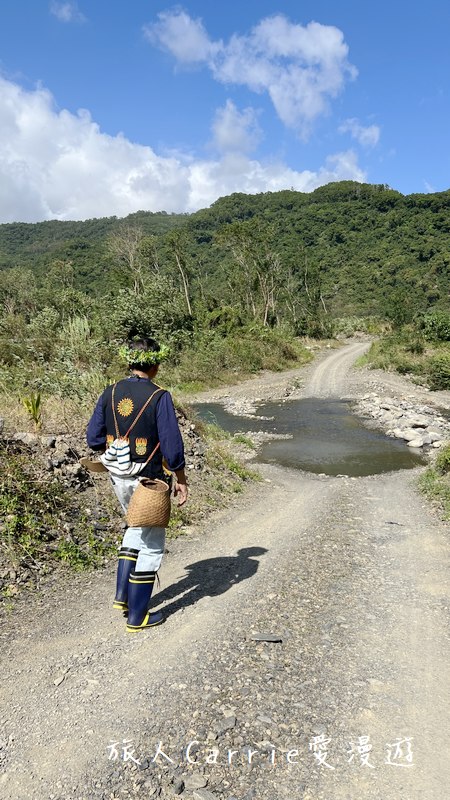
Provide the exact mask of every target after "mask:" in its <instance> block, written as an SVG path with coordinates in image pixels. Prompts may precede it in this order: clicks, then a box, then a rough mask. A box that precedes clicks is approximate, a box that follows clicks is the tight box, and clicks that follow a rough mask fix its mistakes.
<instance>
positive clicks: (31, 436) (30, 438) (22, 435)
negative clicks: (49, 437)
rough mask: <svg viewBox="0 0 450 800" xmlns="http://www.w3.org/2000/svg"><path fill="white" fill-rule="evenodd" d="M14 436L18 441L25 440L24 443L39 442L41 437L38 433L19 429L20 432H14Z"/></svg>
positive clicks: (32, 443)
mask: <svg viewBox="0 0 450 800" xmlns="http://www.w3.org/2000/svg"><path fill="white" fill-rule="evenodd" d="M13 438H14V439H15V440H16V442H23V444H28V445H34V444H37V443H38V441H39V437H38V436H37V434H36V433H26V432H25V431H19V432H18V433H16V434H14V436H13Z"/></svg>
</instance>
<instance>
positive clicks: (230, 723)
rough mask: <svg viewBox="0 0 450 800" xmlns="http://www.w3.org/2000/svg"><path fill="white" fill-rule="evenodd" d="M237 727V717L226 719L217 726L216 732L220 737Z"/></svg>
mask: <svg viewBox="0 0 450 800" xmlns="http://www.w3.org/2000/svg"><path fill="white" fill-rule="evenodd" d="M235 725H236V717H225V719H222V720H220V722H218V723H217V725H216V731H217V733H218V735H219V736H220V735H221V734H222V733H225V732H226V731H231V730H232V729H233V728H234V727H235Z"/></svg>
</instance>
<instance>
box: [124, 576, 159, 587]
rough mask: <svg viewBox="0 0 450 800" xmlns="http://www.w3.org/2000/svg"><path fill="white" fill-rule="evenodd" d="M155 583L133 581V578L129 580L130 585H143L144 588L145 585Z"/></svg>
mask: <svg viewBox="0 0 450 800" xmlns="http://www.w3.org/2000/svg"><path fill="white" fill-rule="evenodd" d="M154 582H155V581H154V580H152V581H133V580H132V579H131V578H130V579H129V583H137V584H138V585H142V586H145V584H148V583H154Z"/></svg>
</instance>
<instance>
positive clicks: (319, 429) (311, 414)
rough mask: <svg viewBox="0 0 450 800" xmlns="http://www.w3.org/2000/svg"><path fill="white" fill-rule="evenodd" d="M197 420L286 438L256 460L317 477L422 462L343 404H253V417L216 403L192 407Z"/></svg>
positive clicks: (231, 430)
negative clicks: (304, 471) (317, 475)
mask: <svg viewBox="0 0 450 800" xmlns="http://www.w3.org/2000/svg"><path fill="white" fill-rule="evenodd" d="M195 408H196V411H197V413H198V414H199V416H200V418H201V419H203V420H205V421H206V422H215V423H217V424H218V425H220V427H221V428H223V429H224V430H226V431H228V432H229V433H233V434H234V433H238V432H242V433H248V432H253V431H263V432H264V433H269V434H277V435H278V436H279V435H282V436H284V437H287V436H289V438H282V439H272V440H269V441H266V442H264V443H263V445H262V447H261V450H260V452H259V454H258V456H257V459H256V460H257V461H262V462H265V463H271V464H280V465H281V466H284V467H290V468H294V469H301V470H306V471H308V472H314V473H317V474H326V475H349V476H352V477H356V476H363V475H376V474H378V473H381V472H391V471H393V470H399V469H412V468H413V467H416V466H418V465H420V464H424V463H425V459H424V458H423V456H422V455H421V454H419V453H418V452H417V451H414V450H412V449H411V448H410V447H407V445H405V443H404V442H403V441H399V440H398V439H392V438H391V437H389V436H385V435H384V434H383V433H381V432H380V431H378V430H374V429H372V428H369V427H368V426H366V425H365V424H364V422H363V421H362V420H361V419H360V418H359V417H357V416H356V415H355V414H353V413H352V410H351V406H350V404H349V403H348V402H346V401H344V400H334V399H319V398H315V397H307V398H304V399H301V400H286V401H285V402H280V401H278V402H273V403H264V404H261V405H258V407H257V411H256V416H255V417H252V418H247V417H239V416H236V415H234V414H231V413H229V412H227V411H226V410H225V409H224V407H223V406H222V405H221V404H220V403H201V404H197V405H196V406H195Z"/></svg>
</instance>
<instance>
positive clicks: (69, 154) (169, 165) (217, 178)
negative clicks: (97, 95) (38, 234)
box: [0, 77, 365, 222]
mask: <svg viewBox="0 0 450 800" xmlns="http://www.w3.org/2000/svg"><path fill="white" fill-rule="evenodd" d="M0 119H1V120H2V125H1V126H0V222H14V221H24V222H36V221H39V220H44V219H55V218H56V219H87V218H91V217H102V216H110V215H113V214H115V215H117V216H125V215H127V214H129V213H131V212H133V211H138V210H140V209H145V210H149V211H162V210H164V211H168V212H172V211H173V212H183V211H195V210H196V209H198V208H202V207H205V206H208V205H210V204H211V203H212V202H214V200H216V199H217V198H218V197H220V196H222V195H226V194H229V193H230V192H248V193H254V192H266V191H277V190H279V189H286V188H290V187H293V188H295V189H298V190H301V191H311V190H312V189H314V188H316V187H317V186H320V185H321V184H324V183H328V182H329V181H335V180H344V179H348V180H350V179H353V180H358V181H362V180H364V178H365V175H364V173H363V172H362V170H361V169H360V167H359V166H358V163H357V159H356V156H355V154H354V153H353V152H352V151H348V152H344V153H339V154H337V155H334V156H331V157H330V158H329V159H328V160H327V162H326V164H325V165H324V166H323V167H322V168H320V169H319V170H318V171H317V172H312V171H309V170H303V171H301V172H298V171H296V170H293V169H291V168H290V167H289V166H287V165H286V164H283V163H280V162H279V161H273V162H270V163H262V162H260V161H257V160H256V159H250V158H249V157H248V156H247V155H246V154H245V152H243V149H244V147H245V146H246V145H248V144H249V141H250V140H251V135H252V131H254V130H255V125H256V120H255V116H254V112H253V111H252V110H251V109H246V110H245V111H244V112H242V113H240V112H239V111H238V110H237V109H236V108H235V107H234V106H233V104H227V106H225V108H224V109H221V110H220V111H219V112H218V114H217V116H216V118H215V122H214V133H215V136H216V141H217V143H218V144H221V146H222V148H223V150H224V151H226V152H224V153H223V155H222V156H221V157H219V158H216V159H214V158H210V159H205V158H204V159H195V158H193V157H192V155H191V156H187V155H183V154H182V153H176V154H172V155H169V156H167V155H166V156H161V155H158V154H157V153H155V151H154V150H153V149H152V148H151V147H149V146H147V147H146V146H143V145H139V144H134V143H133V142H130V141H129V140H128V139H126V138H125V137H124V136H123V135H118V136H108V135H107V134H105V133H103V132H102V131H101V130H100V128H99V126H98V125H97V124H96V123H95V122H94V121H93V120H92V118H91V116H90V114H89V112H87V111H79V112H78V113H77V114H72V113H70V112H69V111H67V110H62V111H58V110H57V109H56V108H55V104H54V101H53V98H52V95H51V94H50V92H48V91H47V90H46V89H43V88H37V89H35V90H34V91H26V90H24V89H22V88H21V87H20V86H18V85H17V84H15V83H13V82H12V81H8V80H6V79H5V78H1V77H0ZM233 119H234V120H235V121H236V125H237V128H238V131H237V134H236V137H235V138H234V139H233V136H232V133H231V131H230V125H231V122H232V120H233ZM249 136H250V140H249V138H246V137H249Z"/></svg>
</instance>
